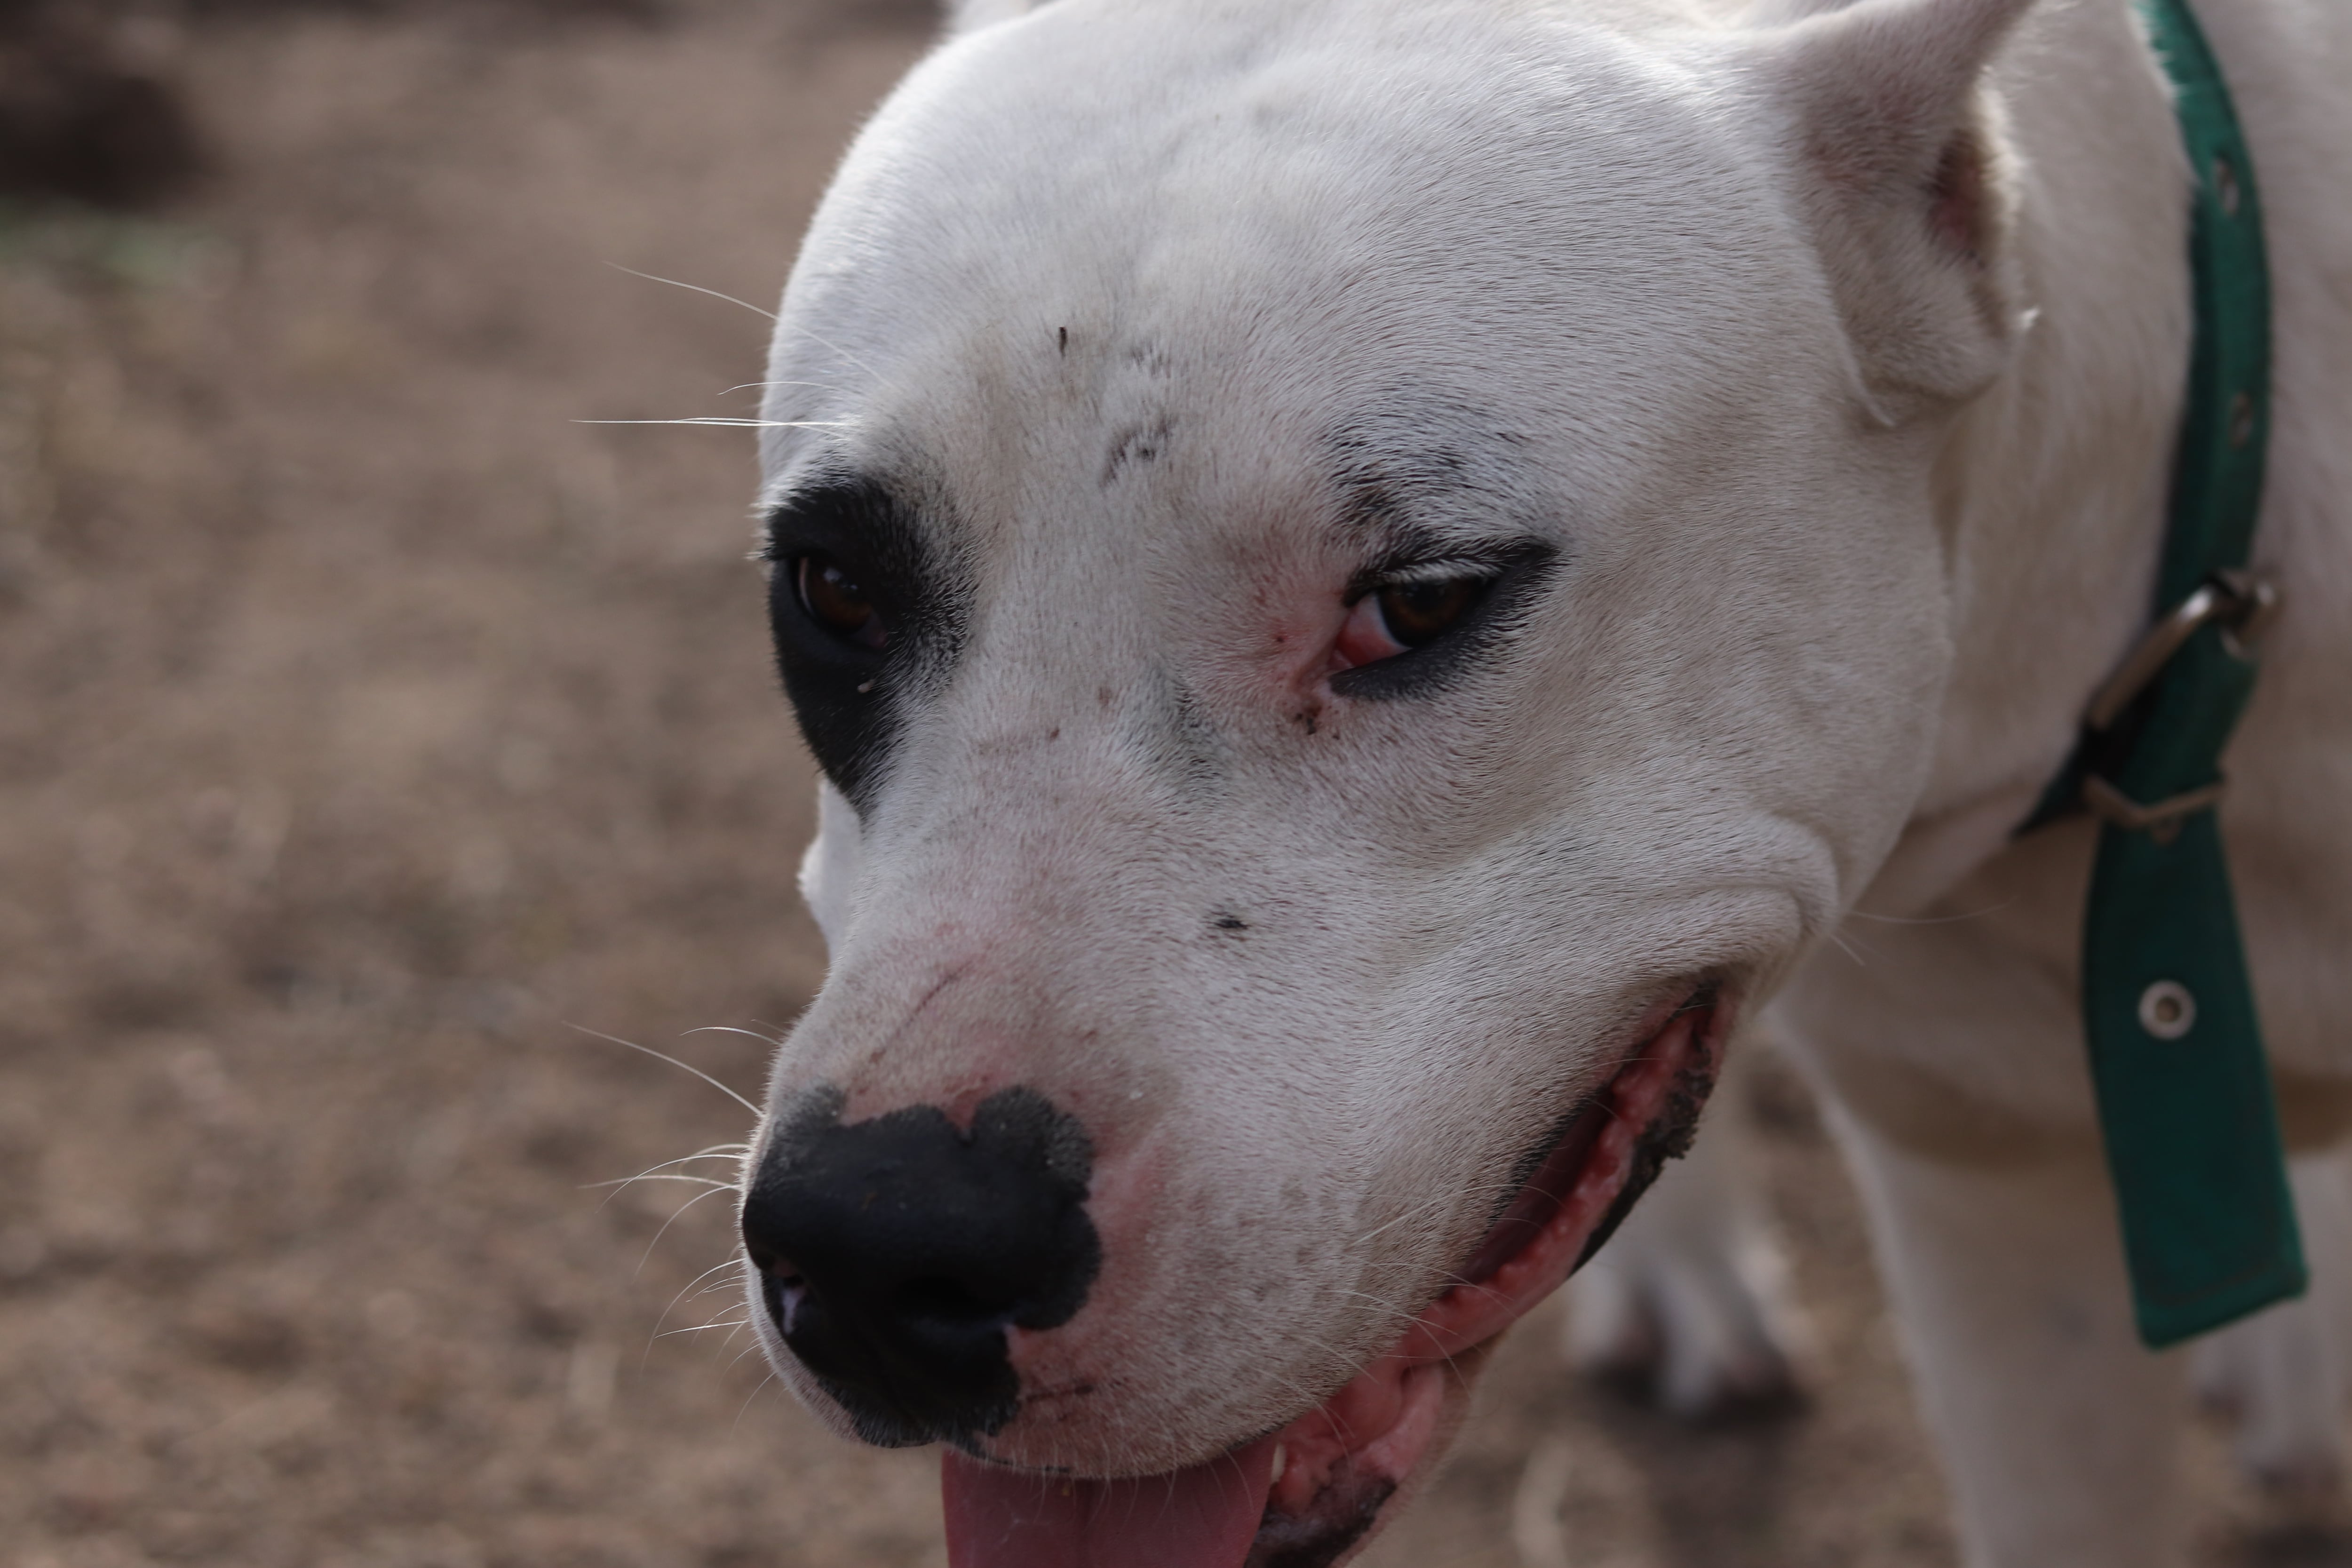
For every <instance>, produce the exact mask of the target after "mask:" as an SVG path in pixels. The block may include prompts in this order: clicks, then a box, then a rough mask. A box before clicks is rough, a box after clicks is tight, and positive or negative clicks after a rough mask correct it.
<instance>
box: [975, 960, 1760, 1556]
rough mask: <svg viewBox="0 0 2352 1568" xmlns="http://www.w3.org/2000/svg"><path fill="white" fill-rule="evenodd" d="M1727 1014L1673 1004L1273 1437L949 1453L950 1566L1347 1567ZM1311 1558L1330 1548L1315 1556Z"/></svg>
mask: <svg viewBox="0 0 2352 1568" xmlns="http://www.w3.org/2000/svg"><path fill="white" fill-rule="evenodd" d="M1728 1019H1729V1008H1728V1007H1727V1006H1725V1005H1722V1004H1720V1003H1719V1002H1717V1001H1716V1000H1715V999H1714V998H1713V997H1712V996H1711V995H1708V994H1705V993H1700V994H1690V995H1685V996H1682V997H1678V998H1676V999H1675V1000H1673V1001H1669V1002H1665V1003H1661V1004H1660V1005H1657V1006H1655V1007H1654V1008H1653V1009H1652V1010H1651V1011H1650V1013H1649V1014H1647V1015H1646V1016H1644V1017H1643V1019H1642V1021H1641V1023H1640V1025H1639V1026H1637V1028H1636V1030H1635V1031H1634V1035H1633V1037H1634V1039H1635V1040H1636V1041H1637V1042H1638V1043H1637V1044H1636V1045H1635V1046H1634V1047H1633V1048H1632V1049H1631V1051H1629V1052H1628V1054H1627V1055H1626V1057H1625V1058H1624V1060H1623V1061H1622V1064H1621V1065H1620V1066H1619V1068H1618V1069H1617V1072H1616V1074H1615V1076H1614V1077H1612V1079H1610V1081H1609V1083H1608V1084H1607V1085H1606V1086H1605V1087H1603V1088H1602V1089H1601V1091H1600V1093H1599V1094H1597V1095H1595V1096H1594V1097H1593V1099H1592V1100H1591V1103H1590V1104H1589V1105H1588V1106H1587V1107H1586V1109H1585V1110H1583V1111H1582V1112H1581V1113H1580V1115H1579V1116H1578V1117H1577V1119H1576V1120H1575V1121H1572V1122H1571V1123H1570V1126H1569V1128H1568V1130H1567V1131H1565V1132H1564V1133H1563V1134H1562V1135H1561V1137H1560V1139H1559V1142H1558V1143H1556V1144H1555V1145H1554V1147H1553V1149H1552V1150H1551V1152H1549V1154H1548V1155H1547V1156H1546V1157H1545V1159H1544V1161H1543V1162H1542V1163H1541V1164H1540V1165H1539V1166H1538V1169H1537V1171H1536V1173H1535V1174H1534V1176H1533V1177H1532V1178H1531V1179H1530V1180H1529V1181H1528V1184H1527V1185H1526V1186H1525V1187H1523V1188H1522V1189H1521V1191H1520V1194H1519V1196H1518V1197H1517V1199H1516V1200H1514V1202H1513V1203H1512V1205H1511V1206H1510V1207H1509V1208H1508V1209H1507V1211H1506V1212H1505V1213H1504V1215H1503V1216H1502V1218H1501V1219H1500V1220H1498V1221H1497V1222H1496V1226H1495V1227H1494V1229H1493V1230H1492V1231H1491V1232H1490V1233H1489V1234H1488V1237H1487V1238H1486V1242H1485V1243H1484V1244H1482V1245H1481V1247H1479V1249H1478V1251H1477V1253H1476V1254H1475V1257H1474V1258H1473V1259H1472V1260H1471V1262H1470V1263H1469V1265H1468V1266H1466V1267H1465V1269H1464V1270H1463V1273H1462V1277H1461V1279H1460V1280H1459V1282H1458V1283H1456V1284H1455V1285H1454V1287H1453V1288H1452V1289H1448V1290H1447V1291H1445V1292H1444V1294H1443V1295H1441V1296H1439V1297H1438V1298H1437V1300H1434V1301H1433V1302H1431V1303H1430V1305H1429V1306H1428V1307H1427V1308H1425V1309H1424V1310H1423V1311H1422V1312H1421V1314H1420V1315H1419V1316H1418V1317H1416V1318H1415V1319H1414V1320H1413V1321H1412V1324H1411V1326H1409V1327H1408V1328H1407V1329H1406V1330H1405V1331H1404V1332H1403V1333H1402V1335H1400V1336H1399V1337H1398V1339H1397V1340H1396V1342H1394V1343H1393V1344H1391V1346H1390V1348H1389V1349H1388V1350H1387V1351H1386V1352H1383V1353H1382V1354H1381V1356H1380V1357H1379V1358H1377V1359H1376V1360H1375V1361H1373V1362H1372V1363H1371V1364H1370V1366H1368V1367H1367V1368H1366V1369H1365V1370H1364V1371H1363V1372H1361V1373H1358V1374H1357V1376H1355V1377H1354V1378H1352V1379H1351V1380H1349V1383H1348V1384H1347V1385H1346V1386H1345V1387H1343V1388H1341V1389H1340V1390H1339V1393H1338V1394H1334V1395H1332V1396H1331V1398H1329V1399H1328V1400H1326V1401H1325V1402H1324V1403H1323V1404H1322V1405H1318V1407H1317V1408H1315V1409H1314V1410H1312V1411H1309V1412H1308V1413H1307V1414H1306V1415H1302V1416H1300V1417H1299V1418H1298V1419H1297V1420H1296V1421H1293V1422H1292V1423H1290V1425H1288V1426H1285V1427H1284V1428H1282V1429H1281V1430H1280V1431H1279V1432H1276V1433H1275V1434H1273V1435H1272V1436H1268V1437H1263V1438H1260V1439H1258V1440H1257V1441H1255V1442H1254V1443H1250V1444H1248V1445H1245V1446H1244V1447H1241V1448H1238V1449H1236V1450H1234V1452H1233V1453H1231V1454H1228V1455H1225V1456H1223V1458H1218V1459H1215V1460H1212V1461H1210V1462H1209V1463H1208V1464H1205V1465H1198V1466H1194V1467H1192V1468H1189V1469H1186V1470H1181V1471H1176V1472H1173V1473H1171V1474H1170V1475H1166V1476H1148V1477H1141V1478H1136V1479H1124V1480H1110V1481H1103V1480H1084V1479H1072V1478H1064V1477H1055V1476H1045V1475H1038V1474H1035V1473H1034V1472H1024V1471H1018V1470H1010V1469H1006V1468H1001V1467H999V1466H995V1465H991V1464H987V1463H985V1462H983V1461H980V1460H976V1459H971V1458H966V1457H964V1456H963V1455H961V1454H958V1453H954V1452H952V1451H950V1453H949V1454H948V1455H947V1457H946V1460H945V1468H944V1471H943V1475H942V1484H943V1493H944V1500H945V1502H946V1505H947V1520H948V1554H949V1561H950V1564H951V1568H1252V1565H1254V1564H1256V1563H1262V1562H1269V1561H1273V1560H1276V1558H1277V1557H1280V1556H1284V1555H1287V1554H1289V1553H1291V1552H1300V1553H1301V1555H1300V1556H1298V1557H1297V1558H1296V1559H1295V1560H1298V1561H1312V1562H1317V1563H1339V1562H1341V1561H1344V1559H1345V1558H1346V1557H1348V1556H1351V1555H1353V1553H1354V1551H1355V1549H1356V1547H1357V1546H1359V1545H1360V1543H1361V1542H1362V1541H1363V1540H1365V1539H1369V1537H1370V1526H1371V1524H1372V1523H1373V1522H1374V1521H1375V1519H1376V1516H1377V1515H1378V1514H1379V1513H1380V1511H1381V1509H1382V1508H1383V1507H1384V1506H1385V1504H1386V1503H1387V1502H1388V1500H1390V1498H1391V1496H1392V1495H1394V1494H1395V1493H1396V1492H1397V1491H1398V1490H1399V1489H1401V1488H1402V1487H1403V1486H1404V1485H1405V1484H1406V1483H1407V1482H1408V1480H1409V1479H1411V1478H1412V1475H1413V1473H1414V1472H1415V1471H1416V1470H1417V1469H1418V1468H1421V1466H1422V1464H1423V1460H1424V1459H1426V1458H1429V1457H1430V1456H1431V1453H1432V1450H1433V1448H1434V1447H1435V1446H1436V1443H1437V1439H1438V1438H1439V1436H1441V1435H1442V1434H1443V1432H1444V1429H1445V1427H1446V1426H1447V1425H1448V1423H1449V1419H1450V1415H1451V1414H1452V1413H1453V1411H1454V1408H1455V1407H1457V1406H1458V1405H1459V1397H1458V1396H1459V1393H1460V1390H1461V1386H1462V1385H1461V1380H1460V1377H1459V1375H1458V1373H1457V1370H1456V1363H1460V1362H1463V1361H1465V1359H1472V1358H1475V1356H1476V1355H1477V1354H1478V1353H1479V1352H1480V1351H1481V1350H1482V1348H1483V1347H1485V1346H1486V1344H1487V1343H1488V1342H1491V1341H1492V1340H1493V1339H1494V1338H1495V1336H1496V1335H1497V1334H1499V1333H1500V1332H1501V1331H1503V1330H1504V1329H1506V1328H1507V1327H1509V1326H1510V1324H1511V1323H1513V1322H1515V1321H1517V1320H1518V1319H1519V1318H1520V1317H1521V1316H1523V1315H1524V1314H1525V1313H1526V1312H1527V1311H1528V1310H1529V1309H1530V1308H1532V1307H1533V1306H1534V1305H1535V1304H1536V1303H1537V1302H1538V1301H1539V1300H1542V1299H1543V1298H1544V1297H1545V1296H1546V1295H1548V1294H1549V1293H1550V1292H1551V1291H1552V1290H1553V1289H1557V1288H1558V1287H1559V1284H1560V1282H1561V1281H1562V1280H1564V1279H1567V1278H1568V1276H1569V1274H1570V1272H1571V1271H1572V1270H1573V1269H1574V1268H1575V1267H1576V1265H1577V1264H1578V1263H1579V1262H1580V1261H1581V1260H1582V1258H1583V1257H1584V1256H1585V1254H1586V1252H1587V1251H1588V1250H1589V1249H1590V1244H1591V1240H1592V1238H1593V1237H1594V1236H1595V1234H1596V1233H1597V1232H1598V1230H1599V1229H1600V1227H1601V1225H1602V1224H1603V1223H1604V1221H1606V1220H1607V1219H1608V1218H1609V1215H1610V1212H1611V1210H1612V1207H1613V1206H1614V1205H1615V1204H1616V1202H1617V1199H1618V1196H1619V1194H1622V1192H1623V1191H1624V1190H1625V1188H1626V1184H1627V1183H1628V1181H1629V1180H1631V1179H1633V1177H1634V1175H1635V1174H1636V1172H1637V1167H1639V1166H1641V1165H1642V1164H1643V1162H1644V1161H1645V1159H1649V1158H1652V1157H1654V1156H1653V1155H1652V1153H1651V1152H1648V1151H1646V1150H1645V1144H1647V1143H1649V1142H1652V1140H1653V1139H1654V1137H1656V1136H1663V1137H1664V1140H1665V1142H1666V1143H1667V1145H1668V1149H1667V1152H1679V1150H1677V1149H1674V1148H1672V1144H1673V1142H1674V1141H1675V1138H1676V1137H1678V1136H1679V1135H1681V1133H1682V1132H1683V1131H1685V1130H1686V1128H1687V1125H1688V1124H1689V1122H1691V1121H1694V1120H1695V1119H1696V1114H1697V1107H1698V1104H1699V1102H1701V1101H1703V1100H1705V1098H1706V1090H1707V1089H1708V1088H1709V1087H1711V1085H1712V1084H1713V1081H1714V1079H1715V1075H1716V1073H1717V1070H1718V1069H1719V1068H1720V1067H1721V1062H1722V1047H1723V1042H1724V1038H1725V1037H1726V1034H1727V1026H1728ZM1307 1553H1319V1554H1312V1555H1309V1554H1307Z"/></svg>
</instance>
